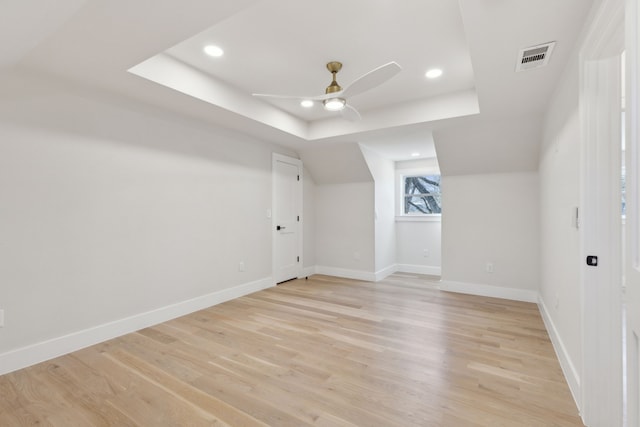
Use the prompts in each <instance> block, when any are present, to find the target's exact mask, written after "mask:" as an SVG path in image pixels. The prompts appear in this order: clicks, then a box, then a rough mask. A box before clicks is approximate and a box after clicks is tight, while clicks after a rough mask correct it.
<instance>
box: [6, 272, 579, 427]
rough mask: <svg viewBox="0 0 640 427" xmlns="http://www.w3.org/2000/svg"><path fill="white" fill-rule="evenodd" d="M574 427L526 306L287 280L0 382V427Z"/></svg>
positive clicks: (405, 281)
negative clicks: (31, 426)
mask: <svg viewBox="0 0 640 427" xmlns="http://www.w3.org/2000/svg"><path fill="white" fill-rule="evenodd" d="M23 425H25V426H26V425H40V426H48V425H52V426H60V427H70V426H73V427H75V426H153V427H158V426H212V425H215V426H224V425H229V426H266V425H269V426H309V425H313V426H354V425H355V426H402V427H407V426H454V427H461V426H509V427H513V426H545V427H546V426H582V423H581V422H580V419H579V417H578V414H577V410H576V407H575V404H574V403H573V400H572V398H571V395H570V393H569V389H568V387H567V385H566V383H565V381H564V378H563V376H562V372H561V370H560V367H559V364H558V361H557V359H556V356H555V354H554V351H553V348H552V346H551V343H550V341H549V338H548V336H547V333H546V332H545V328H544V325H543V323H542V320H541V318H540V314H539V312H538V309H537V307H536V305H535V304H529V303H521V302H513V301H506V300H499V299H492V298H484V297H475V296H469V295H460V294H453V293H446V292H441V291H437V290H435V289H433V288H432V283H430V282H429V281H428V280H427V279H426V278H425V277H424V276H423V277H420V276H416V275H408V274H396V275H392V276H390V277H389V278H388V279H386V280H384V281H381V282H378V283H369V282H359V281H354V280H343V279H336V278H330V277H326V276H313V277H311V278H309V280H306V281H305V280H295V281H291V282H287V283H284V284H282V285H280V286H278V287H276V288H272V289H269V290H266V291H262V292H258V293H255V294H252V295H249V296H246V297H243V298H239V299H236V300H234V301H230V302H227V303H224V304H220V305H218V306H215V307H212V308H209V309H207V310H203V311H199V312H197V313H194V314H191V315H189V316H185V317H182V318H179V319H175V320H172V321H170V322H166V323H163V324H160V325H157V326H154V327H152V328H148V329H144V330H141V331H138V332H136V333H133V334H129V335H126V336H123V337H120V338H117V339H114V340H111V341H108V342H105V343H103V344H100V345H97V346H93V347H90V348H88V349H85V350H81V351H77V352H75V353H72V354H69V355H66V356H63V357H60V358H57V359H54V360H51V361H49V362H46V363H42V364H39V365H36V366H33V367H30V368H27V369H23V370H20V371H17V372H14V373H11V374H8V375H4V376H2V377H0V426H12V427H13V426H23Z"/></svg>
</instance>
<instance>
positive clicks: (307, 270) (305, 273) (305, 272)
mask: <svg viewBox="0 0 640 427" xmlns="http://www.w3.org/2000/svg"><path fill="white" fill-rule="evenodd" d="M314 274H316V266H315V265H313V266H311V267H304V268H303V269H302V271H301V272H300V276H298V279H304V278H305V277H309V276H313V275H314Z"/></svg>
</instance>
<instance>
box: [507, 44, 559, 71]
mask: <svg viewBox="0 0 640 427" xmlns="http://www.w3.org/2000/svg"><path fill="white" fill-rule="evenodd" d="M555 45H556V42H550V43H545V44H540V45H537V46H531V47H526V48H524V49H520V52H519V53H518V63H517V64H516V72H518V71H524V70H531V69H533V68H540V67H544V66H545V65H547V63H548V62H549V58H550V57H551V52H553V48H554V46H555Z"/></svg>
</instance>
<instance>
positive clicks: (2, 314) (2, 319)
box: [0, 310, 4, 328]
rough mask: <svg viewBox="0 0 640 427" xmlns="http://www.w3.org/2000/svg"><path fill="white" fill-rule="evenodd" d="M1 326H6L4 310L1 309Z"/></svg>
mask: <svg viewBox="0 0 640 427" xmlns="http://www.w3.org/2000/svg"><path fill="white" fill-rule="evenodd" d="M0 328H4V310H0Z"/></svg>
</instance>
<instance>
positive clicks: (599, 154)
mask: <svg viewBox="0 0 640 427" xmlns="http://www.w3.org/2000/svg"><path fill="white" fill-rule="evenodd" d="M593 22H594V24H593V25H592V27H591V28H590V31H589V32H588V35H587V38H586V41H585V43H584V45H583V48H582V49H581V52H580V56H581V88H580V120H581V123H582V130H583V142H584V145H583V161H582V164H583V187H582V192H581V193H582V194H581V199H582V203H581V211H582V215H581V216H582V221H581V222H582V224H583V226H582V233H581V239H582V251H583V252H582V256H583V258H582V262H583V267H582V279H583V295H582V321H583V367H582V375H581V377H582V378H581V388H582V404H581V413H582V417H583V420H584V421H585V424H586V425H588V426H590V427H612V426H621V425H622V423H623V365H622V359H623V357H622V355H623V344H622V342H623V340H622V329H623V328H622V253H621V252H622V241H621V240H622V228H621V217H620V206H621V192H620V171H621V164H620V161H621V136H622V132H621V80H622V79H621V66H620V60H621V59H620V58H621V54H622V51H623V50H624V34H623V33H624V32H623V28H624V27H623V22H624V2H623V0H605V1H603V3H602V6H601V8H600V9H599V12H598V14H597V15H596V18H595V19H594V21H593ZM589 256H597V261H596V259H595V258H591V259H590V260H588V257H589Z"/></svg>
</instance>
